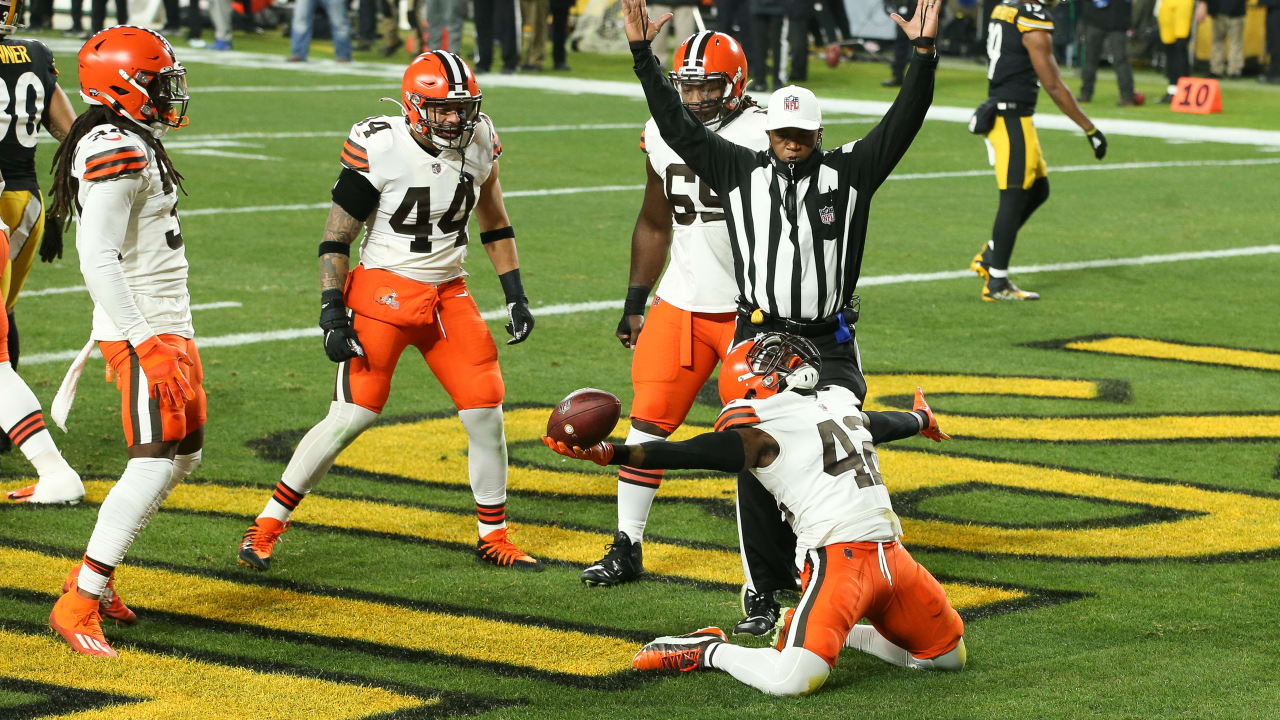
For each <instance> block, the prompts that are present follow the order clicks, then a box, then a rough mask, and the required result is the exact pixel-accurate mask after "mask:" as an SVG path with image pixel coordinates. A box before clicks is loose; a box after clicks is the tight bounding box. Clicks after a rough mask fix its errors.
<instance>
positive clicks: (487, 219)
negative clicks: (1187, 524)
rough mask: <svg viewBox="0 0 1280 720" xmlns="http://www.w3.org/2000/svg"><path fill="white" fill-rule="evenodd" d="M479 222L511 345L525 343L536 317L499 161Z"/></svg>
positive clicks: (484, 189) (485, 189)
mask: <svg viewBox="0 0 1280 720" xmlns="http://www.w3.org/2000/svg"><path fill="white" fill-rule="evenodd" d="M476 221H477V222H478V223H480V242H481V243H482V244H483V245H484V251H485V253H487V254H488V255H489V262H491V263H493V269H494V272H496V273H498V282H500V283H502V294H503V296H504V297H505V298H506V305H507V320H508V322H507V334H508V335H510V336H511V339H510V340H508V341H507V344H508V345H515V344H516V343H521V342H524V340H525V338H527V337H529V333H531V332H533V313H532V312H530V311H529V298H527V297H525V294H524V283H523V282H522V281H521V280H520V258H519V256H518V255H516V233H515V230H514V229H512V227H511V219H510V218H509V217H508V216H507V205H506V203H505V202H503V200H502V183H501V182H500V181H499V180H498V161H497V160H495V161H494V162H493V169H492V170H490V171H489V177H488V178H486V179H485V181H484V184H483V185H481V186H480V200H479V202H477V203H476Z"/></svg>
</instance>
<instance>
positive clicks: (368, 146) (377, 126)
mask: <svg viewBox="0 0 1280 720" xmlns="http://www.w3.org/2000/svg"><path fill="white" fill-rule="evenodd" d="M396 122H404V120H403V119H401V118H393V117H390V116H388V115H374V116H373V117H367V118H365V119H363V120H361V121H360V122H358V123H356V124H355V125H352V126H351V132H350V133H348V134H347V139H346V141H345V142H344V143H343V144H342V153H341V154H340V155H339V157H338V161H339V162H341V163H342V166H343V167H347V168H351V169H352V170H357V171H359V172H364V173H367V172H369V158H370V157H371V156H372V155H373V154H374V153H377V152H380V151H383V150H386V149H388V148H390V147H391V146H392V145H393V144H394V143H395V136H394V134H393V133H392V132H391V128H392V127H393V123H396Z"/></svg>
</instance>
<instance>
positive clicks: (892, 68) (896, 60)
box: [880, 0, 916, 87]
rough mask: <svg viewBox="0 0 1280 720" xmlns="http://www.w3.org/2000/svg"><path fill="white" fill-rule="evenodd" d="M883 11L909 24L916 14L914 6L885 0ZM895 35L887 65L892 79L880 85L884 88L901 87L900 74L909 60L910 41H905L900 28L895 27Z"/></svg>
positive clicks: (903, 33)
mask: <svg viewBox="0 0 1280 720" xmlns="http://www.w3.org/2000/svg"><path fill="white" fill-rule="evenodd" d="M884 11H885V13H886V14H888V15H892V14H894V13H897V14H898V15H900V16H901V17H902V19H903V20H906V21H907V22H911V18H912V16H914V15H915V14H916V8H915V6H914V5H910V4H908V3H907V2H905V1H904V0H886V2H885V4H884ZM894 29H895V31H896V32H897V35H895V36H894V38H893V62H892V63H890V64H889V72H890V73H892V75H893V76H892V77H890V78H889V79H888V80H885V81H884V82H882V83H880V84H881V85H882V86H884V87H901V86H902V73H904V72H906V70H907V60H910V59H911V41H910V40H908V39H907V34H906V33H905V32H903V31H902V28H900V27H896V23H895V28H894Z"/></svg>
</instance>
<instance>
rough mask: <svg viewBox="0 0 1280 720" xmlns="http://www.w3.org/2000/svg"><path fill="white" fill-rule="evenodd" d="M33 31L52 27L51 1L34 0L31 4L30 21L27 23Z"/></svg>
mask: <svg viewBox="0 0 1280 720" xmlns="http://www.w3.org/2000/svg"><path fill="white" fill-rule="evenodd" d="M27 23H28V24H29V25H30V26H31V29H33V30H39V29H41V28H45V27H52V26H53V0H35V1H34V2H32V3H31V19H30V20H28V21H27Z"/></svg>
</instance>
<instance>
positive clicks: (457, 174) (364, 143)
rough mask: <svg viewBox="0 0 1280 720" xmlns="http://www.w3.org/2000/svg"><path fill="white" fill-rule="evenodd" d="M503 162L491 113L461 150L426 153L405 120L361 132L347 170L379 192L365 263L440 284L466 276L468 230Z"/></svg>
mask: <svg viewBox="0 0 1280 720" xmlns="http://www.w3.org/2000/svg"><path fill="white" fill-rule="evenodd" d="M501 154H502V143H501V142H499V140H498V133H497V132H496V131H495V130H494V129H493V122H492V121H491V120H490V119H489V116H488V115H485V114H484V113H481V114H480V116H479V119H478V121H477V122H476V127H475V134H474V136H473V137H472V139H471V142H470V143H468V144H467V146H466V147H464V148H462V149H461V150H449V149H429V148H427V147H424V146H423V145H422V144H420V143H419V142H418V141H417V140H415V139H414V137H413V134H412V132H411V131H410V130H409V126H408V124H407V123H406V122H405V119H404V118H403V117H398V116H396V117H393V116H388V115H380V116H376V117H371V118H366V119H364V120H361V121H360V122H358V123H356V124H355V125H353V126H352V127H351V134H350V135H349V136H348V137H347V141H346V143H345V144H344V145H343V147H342V157H341V161H342V165H343V166H344V167H346V168H349V169H351V170H354V171H356V172H359V173H361V174H362V175H364V176H365V178H366V179H367V180H368V181H369V183H370V185H372V186H373V188H374V189H375V190H376V191H377V192H378V203H377V208H376V210H375V211H374V212H373V213H372V214H371V215H370V216H369V219H368V221H367V222H366V227H365V235H364V240H363V241H362V242H361V245H360V263H361V264H362V265H364V266H365V267H367V268H378V269H382V270H389V271H391V272H394V273H396V274H397V275H402V276H404V277H407V278H409V279H410V280H416V281H418V282H426V283H434V284H438V283H442V282H446V281H449V280H452V279H454V278H456V277H459V276H462V275H465V274H466V273H465V271H464V270H463V269H462V263H463V261H464V260H466V258H467V222H468V221H469V220H470V218H471V210H472V209H473V208H474V207H475V205H476V198H478V197H479V195H480V187H481V186H482V185H484V183H485V181H486V180H488V179H489V173H490V172H492V170H493V167H494V164H495V163H496V162H497V160H498V157H499V156H500V155H501Z"/></svg>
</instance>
